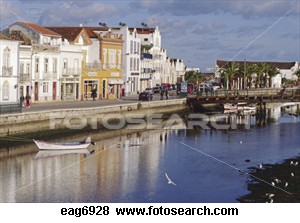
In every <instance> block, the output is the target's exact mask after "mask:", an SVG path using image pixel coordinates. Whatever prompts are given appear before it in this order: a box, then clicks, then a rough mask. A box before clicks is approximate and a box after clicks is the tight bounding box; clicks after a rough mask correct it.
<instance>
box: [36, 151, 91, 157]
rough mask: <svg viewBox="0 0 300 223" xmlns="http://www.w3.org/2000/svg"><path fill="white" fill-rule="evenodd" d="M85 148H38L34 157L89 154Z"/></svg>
mask: <svg viewBox="0 0 300 223" xmlns="http://www.w3.org/2000/svg"><path fill="white" fill-rule="evenodd" d="M89 153H90V152H89V151H88V150H87V149H67V150H61V149H60V150H54V149H53V150H40V151H39V152H38V153H37V155H36V157H35V158H46V157H52V156H61V155H68V154H89Z"/></svg>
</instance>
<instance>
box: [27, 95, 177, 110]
mask: <svg viewBox="0 0 300 223" xmlns="http://www.w3.org/2000/svg"><path fill="white" fill-rule="evenodd" d="M174 98H175V95H174V94H171V95H170V99H174ZM158 100H160V95H158V94H154V97H153V101H158ZM164 100H166V99H165V97H164ZM137 102H139V100H138V95H132V96H125V97H122V98H121V99H114V100H96V101H92V100H87V101H56V102H37V103H32V104H31V106H30V108H23V109H22V113H30V112H39V111H51V110H59V109H74V108H75V109H76V108H95V107H101V106H108V105H121V104H131V103H137ZM149 103H150V102H149Z"/></svg>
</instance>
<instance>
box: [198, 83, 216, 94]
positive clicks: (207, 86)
mask: <svg viewBox="0 0 300 223" xmlns="http://www.w3.org/2000/svg"><path fill="white" fill-rule="evenodd" d="M198 91H199V92H209V91H213V86H212V85H211V84H200V85H199V87H198Z"/></svg>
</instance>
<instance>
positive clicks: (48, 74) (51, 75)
mask: <svg viewBox="0 0 300 223" xmlns="http://www.w3.org/2000/svg"><path fill="white" fill-rule="evenodd" d="M55 79H57V73H52V72H45V73H43V80H55Z"/></svg>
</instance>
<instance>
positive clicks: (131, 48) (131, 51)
mask: <svg viewBox="0 0 300 223" xmlns="http://www.w3.org/2000/svg"><path fill="white" fill-rule="evenodd" d="M130 54H133V41H132V40H131V41H130Z"/></svg>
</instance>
